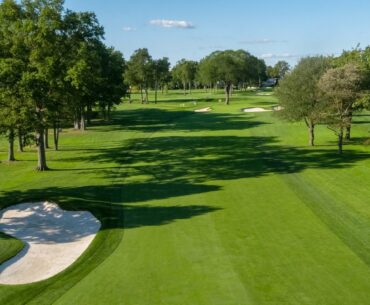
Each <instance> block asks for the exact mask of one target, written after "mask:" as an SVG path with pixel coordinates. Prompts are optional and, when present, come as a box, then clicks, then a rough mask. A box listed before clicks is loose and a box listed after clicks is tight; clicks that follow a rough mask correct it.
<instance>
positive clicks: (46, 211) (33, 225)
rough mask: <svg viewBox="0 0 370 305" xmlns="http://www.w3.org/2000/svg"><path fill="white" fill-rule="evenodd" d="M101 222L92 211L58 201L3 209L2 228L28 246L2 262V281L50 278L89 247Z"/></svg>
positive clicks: (1, 213) (27, 281)
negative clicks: (67, 207) (67, 208)
mask: <svg viewBox="0 0 370 305" xmlns="http://www.w3.org/2000/svg"><path fill="white" fill-rule="evenodd" d="M99 229H100V222H99V221H98V220H97V219H96V218H95V217H94V216H93V215H92V214H91V213H90V212H86V211H85V212H75V211H65V210H62V209H60V208H59V206H58V205H57V204H55V203H49V202H41V203H23V204H18V205H15V206H11V207H9V208H7V209H4V210H3V211H1V212H0V231H2V232H4V233H6V234H8V235H11V236H13V237H16V238H18V239H20V240H22V241H23V242H24V244H25V246H24V248H23V249H22V251H21V252H20V253H18V254H17V255H16V256H15V257H13V258H11V259H9V260H8V261H6V262H4V263H3V264H1V265H0V284H8V285H15V284H27V283H33V282H37V281H41V280H45V279H47V278H50V277H52V276H54V275H56V274H57V273H59V272H61V271H63V270H64V269H66V268H67V267H69V266H70V265H71V264H72V263H73V262H75V261H76V260H77V259H78V258H79V256H80V255H81V254H82V253H83V252H84V251H85V250H86V249H87V247H88V246H89V245H90V243H91V242H92V240H93V239H94V237H95V235H96V233H97V232H98V230H99Z"/></svg>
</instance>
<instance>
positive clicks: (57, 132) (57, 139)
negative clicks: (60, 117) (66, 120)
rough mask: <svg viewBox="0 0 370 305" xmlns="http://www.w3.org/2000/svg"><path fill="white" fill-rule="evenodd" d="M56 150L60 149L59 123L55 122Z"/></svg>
mask: <svg viewBox="0 0 370 305" xmlns="http://www.w3.org/2000/svg"><path fill="white" fill-rule="evenodd" d="M53 129H54V150H58V149H59V125H58V123H57V122H54V126H53Z"/></svg>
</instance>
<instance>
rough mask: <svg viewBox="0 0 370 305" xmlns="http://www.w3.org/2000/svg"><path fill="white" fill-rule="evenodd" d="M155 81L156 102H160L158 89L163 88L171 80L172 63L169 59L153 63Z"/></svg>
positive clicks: (161, 59) (164, 58) (165, 58)
mask: <svg viewBox="0 0 370 305" xmlns="http://www.w3.org/2000/svg"><path fill="white" fill-rule="evenodd" d="M153 76H154V77H153V81H154V91H155V94H154V102H155V103H157V100H158V97H157V95H158V87H159V86H160V87H161V88H162V92H163V87H164V86H165V84H166V83H168V82H169V80H170V77H171V75H170V62H169V60H168V58H167V57H163V58H160V59H157V60H154V61H153Z"/></svg>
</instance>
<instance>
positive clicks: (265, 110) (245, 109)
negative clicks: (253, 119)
mask: <svg viewBox="0 0 370 305" xmlns="http://www.w3.org/2000/svg"><path fill="white" fill-rule="evenodd" d="M267 111H272V110H268V109H264V108H259V107H256V108H244V109H243V112H267Z"/></svg>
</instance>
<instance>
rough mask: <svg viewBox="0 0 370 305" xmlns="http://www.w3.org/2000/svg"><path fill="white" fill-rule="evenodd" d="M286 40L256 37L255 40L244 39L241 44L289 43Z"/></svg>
mask: <svg viewBox="0 0 370 305" xmlns="http://www.w3.org/2000/svg"><path fill="white" fill-rule="evenodd" d="M287 42H288V41H286V40H274V39H268V38H263V39H255V40H243V41H240V43H241V44H269V43H287Z"/></svg>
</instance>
